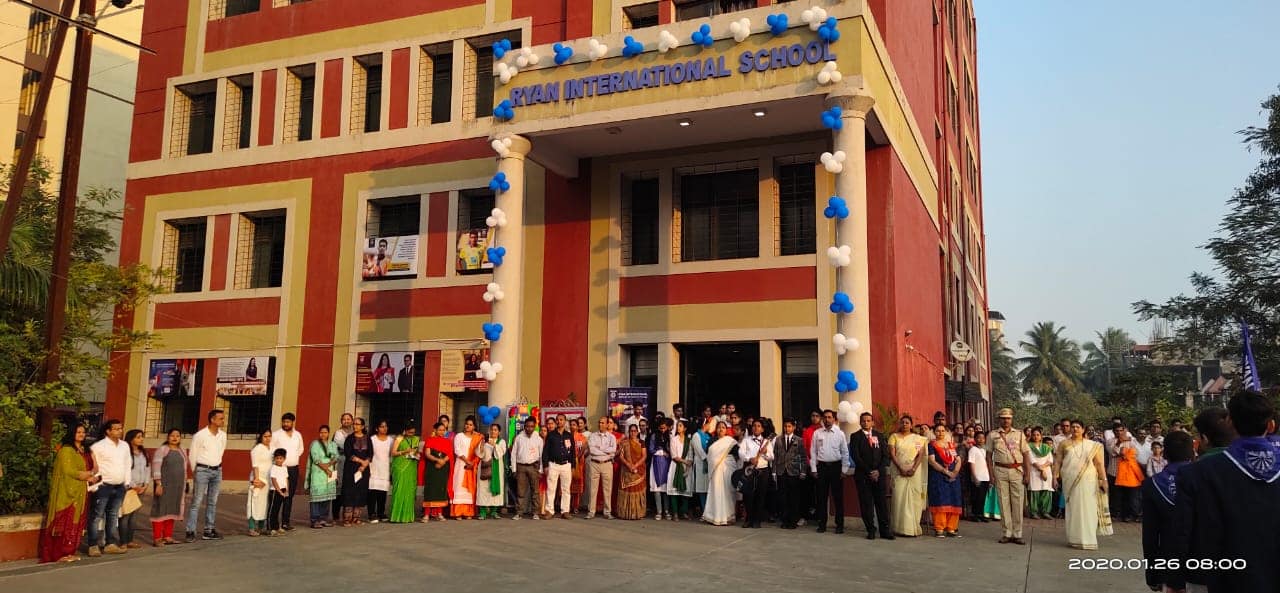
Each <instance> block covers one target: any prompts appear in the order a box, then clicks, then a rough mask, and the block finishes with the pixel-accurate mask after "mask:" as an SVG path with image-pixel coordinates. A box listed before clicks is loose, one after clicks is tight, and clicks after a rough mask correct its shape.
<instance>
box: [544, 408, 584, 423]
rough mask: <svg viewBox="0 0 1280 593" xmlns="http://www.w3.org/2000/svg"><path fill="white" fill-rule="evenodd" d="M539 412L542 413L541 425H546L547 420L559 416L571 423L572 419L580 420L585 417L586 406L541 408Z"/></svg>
mask: <svg viewBox="0 0 1280 593" xmlns="http://www.w3.org/2000/svg"><path fill="white" fill-rule="evenodd" d="M541 411H542V424H546V423H547V420H548V419H553V418H555V417H556V416H559V415H560V414H564V416H565V418H566V419H568V421H569V422H573V421H574V419H576V418H579V417H581V418H586V417H587V407H586V406H573V407H561V408H542V410H541ZM587 428H590V426H588V427H587Z"/></svg>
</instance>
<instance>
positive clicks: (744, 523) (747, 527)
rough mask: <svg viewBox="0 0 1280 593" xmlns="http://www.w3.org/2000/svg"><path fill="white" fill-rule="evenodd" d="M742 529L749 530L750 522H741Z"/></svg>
mask: <svg viewBox="0 0 1280 593" xmlns="http://www.w3.org/2000/svg"><path fill="white" fill-rule="evenodd" d="M742 528H743V529H751V522H750V521H743V522H742Z"/></svg>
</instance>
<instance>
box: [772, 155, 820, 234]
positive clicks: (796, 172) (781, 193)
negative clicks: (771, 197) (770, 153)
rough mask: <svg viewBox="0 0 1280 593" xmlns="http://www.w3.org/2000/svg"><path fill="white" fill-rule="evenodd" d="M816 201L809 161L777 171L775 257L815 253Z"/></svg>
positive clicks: (811, 163) (811, 162)
mask: <svg viewBox="0 0 1280 593" xmlns="http://www.w3.org/2000/svg"><path fill="white" fill-rule="evenodd" d="M817 199H818V196H817V189H816V187H815V185H814V165H813V159H812V158H805V159H803V160H801V161H800V162H792V163H789V164H782V165H780V166H779V167H778V254H779V255H799V254H802V253H814V252H815V251H816V250H817V220H816V218H815V216H817V213H816V212H815V211H814V210H815V206H814V204H816V202H817Z"/></svg>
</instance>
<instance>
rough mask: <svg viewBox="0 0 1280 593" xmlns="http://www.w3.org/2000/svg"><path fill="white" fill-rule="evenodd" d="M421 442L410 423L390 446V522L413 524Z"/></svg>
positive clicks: (415, 513) (415, 510) (415, 511)
mask: <svg viewBox="0 0 1280 593" xmlns="http://www.w3.org/2000/svg"><path fill="white" fill-rule="evenodd" d="M421 447H422V440H421V439H419V438H418V436H417V429H416V428H414V426H413V423H412V422H410V423H409V424H408V425H407V426H405V427H404V434H402V435H400V437H399V438H397V439H396V442H395V443H394V444H392V445H391V522H392V523H413V521H414V519H415V518H416V515H417V509H415V508H414V507H415V506H416V505H415V498H416V497H415V494H416V493H417V489H418V457H419V453H420V449H421Z"/></svg>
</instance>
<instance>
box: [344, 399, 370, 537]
mask: <svg viewBox="0 0 1280 593" xmlns="http://www.w3.org/2000/svg"><path fill="white" fill-rule="evenodd" d="M365 426H366V425H365V422H364V418H356V422H355V424H354V428H355V432H352V433H351V436H349V437H347V441H346V442H345V443H343V445H342V448H343V449H344V451H343V455H345V457H346V458H345V459H344V461H343V464H342V525H346V526H352V525H360V524H362V523H364V520H362V519H361V518H360V517H361V516H362V515H363V514H364V510H365V508H366V507H368V506H369V474H371V473H372V472H371V471H369V464H370V463H373V439H372V438H370V437H369V433H368V431H367V430H366V429H365Z"/></svg>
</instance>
